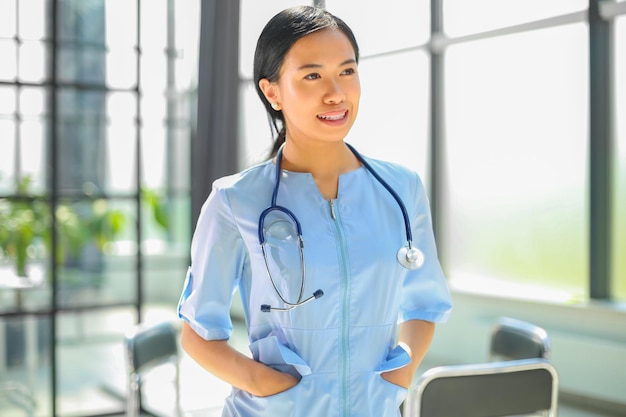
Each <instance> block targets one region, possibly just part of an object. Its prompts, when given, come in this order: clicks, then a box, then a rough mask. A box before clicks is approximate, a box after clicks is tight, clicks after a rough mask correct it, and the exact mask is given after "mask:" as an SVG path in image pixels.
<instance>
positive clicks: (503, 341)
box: [489, 317, 550, 361]
mask: <svg viewBox="0 0 626 417" xmlns="http://www.w3.org/2000/svg"><path fill="white" fill-rule="evenodd" d="M549 357H550V340H549V338H548V334H547V333H546V331H545V330H544V329H543V328H541V327H539V326H537V325H535V324H533V323H529V322H527V321H523V320H518V319H514V318H510V317H501V318H499V319H498V321H497V322H496V323H495V325H494V326H493V328H492V332H491V340H490V347H489V360H490V361H502V360H516V359H530V358H544V359H548V358H549Z"/></svg>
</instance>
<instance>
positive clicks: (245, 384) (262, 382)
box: [181, 321, 298, 397]
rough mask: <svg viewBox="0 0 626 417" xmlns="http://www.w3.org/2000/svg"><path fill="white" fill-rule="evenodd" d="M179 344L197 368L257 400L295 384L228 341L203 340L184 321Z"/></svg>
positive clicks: (288, 377) (292, 379) (287, 375)
mask: <svg viewBox="0 0 626 417" xmlns="http://www.w3.org/2000/svg"><path fill="white" fill-rule="evenodd" d="M181 344H182V347H183V349H184V350H185V352H187V354H189V356H190V357H191V358H193V359H194V360H195V361H196V362H197V363H198V364H199V365H200V366H202V367H203V368H204V369H206V370H207V371H209V372H210V373H212V374H213V375H215V376H216V377H218V378H220V379H222V380H223V381H225V382H227V383H229V384H231V385H232V386H234V387H237V388H239V389H242V390H244V391H247V392H249V393H250V394H252V395H255V396H257V397H265V396H268V395H274V394H278V393H279V392H282V391H285V390H287V389H289V388H291V387H293V386H294V385H296V384H297V383H298V381H297V380H296V379H295V378H294V377H293V376H291V375H289V374H287V373H283V372H280V371H277V370H275V369H272V368H270V367H269V366H267V365H264V364H262V363H260V362H257V361H255V360H253V359H251V358H249V357H248V356H246V355H244V354H243V353H241V352H239V351H238V350H236V349H234V348H233V347H232V346H231V345H229V344H228V341H227V340H205V339H203V338H202V337H200V336H199V335H198V334H197V333H196V332H195V331H194V330H193V329H192V328H191V326H189V324H188V323H187V322H186V321H184V322H183V328H182V332H181Z"/></svg>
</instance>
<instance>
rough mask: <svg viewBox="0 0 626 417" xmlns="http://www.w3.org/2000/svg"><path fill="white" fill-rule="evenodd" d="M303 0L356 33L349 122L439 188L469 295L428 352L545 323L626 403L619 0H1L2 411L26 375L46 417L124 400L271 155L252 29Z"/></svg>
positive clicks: (579, 395)
mask: <svg viewBox="0 0 626 417" xmlns="http://www.w3.org/2000/svg"><path fill="white" fill-rule="evenodd" d="M298 4H317V5H322V6H325V7H326V8H327V9H328V10H330V11H331V12H332V13H334V14H336V15H338V16H339V17H341V18H342V19H344V20H345V21H346V22H347V23H348V24H349V25H350V26H351V27H352V29H353V30H354V32H355V34H356V37H357V39H358V41H359V43H360V47H361V56H362V58H361V62H360V65H359V67H360V77H361V84H362V101H361V107H360V115H359V118H358V120H357V122H356V124H355V126H354V128H353V129H352V131H351V133H350V136H349V137H348V138H347V141H348V142H350V143H352V144H354V145H355V146H356V147H357V148H358V149H359V150H360V151H361V152H362V153H364V154H366V155H368V156H371V157H375V158H381V159H386V160H390V161H395V162H398V163H401V164H404V165H406V166H408V167H410V168H412V169H414V170H416V171H417V172H418V173H419V174H420V175H421V176H422V179H423V180H424V182H425V184H426V185H427V189H428V193H429V196H430V202H431V206H432V209H433V221H434V227H435V233H436V238H437V243H438V249H439V255H440V258H441V262H442V265H443V267H444V270H445V272H446V275H447V277H448V279H449V284H450V287H451V289H452V292H453V297H454V301H455V310H454V312H453V314H452V316H451V318H450V320H449V322H448V323H447V324H444V325H441V326H439V327H438V330H437V333H436V336H435V340H434V342H433V345H432V348H431V350H430V352H429V353H428V356H427V357H426V360H425V362H424V363H423V364H422V366H421V367H420V369H421V370H422V371H423V370H426V369H428V368H429V367H431V366H435V365H439V364H457V363H472V362H480V361H483V360H485V359H486V356H487V344H488V339H489V331H490V328H491V325H492V324H493V322H494V320H495V319H496V318H497V317H499V316H503V315H506V316H512V317H516V318H519V319H524V320H528V321H532V322H534V323H536V324H539V325H541V326H542V327H543V328H544V329H546V330H547V332H548V334H549V335H550V338H551V342H552V348H553V352H552V362H553V363H554V364H555V365H556V367H557V369H558V371H559V375H560V398H561V401H563V402H565V403H569V404H572V405H573V406H575V407H578V408H584V409H590V410H595V412H597V413H598V414H601V413H606V414H607V415H609V414H611V415H626V214H625V213H626V1H611V0H588V1H584V0H472V1H468V0H388V1H385V2H379V1H373V0H359V1H357V0H326V1H309V2H303V1H288V0H272V1H269V0H263V1H259V0H228V1H226V0H222V1H220V0H213V1H209V0H204V1H201V0H149V1H147V0H145V1H140V0H0V414H1V415H2V416H3V417H5V416H7V417H9V416H21V415H27V414H25V413H24V411H23V410H24V407H23V406H22V405H20V404H16V401H15V400H14V399H13V400H12V399H11V398H10V395H11V394H10V392H14V391H15V389H13V388H12V387H15V386H16V384H19V386H23V387H26V388H27V391H29V394H30V395H32V397H33V398H34V399H35V404H36V406H35V407H34V414H32V415H35V416H38V417H39V416H42V417H43V416H96V415H119V414H121V413H123V412H124V392H125V384H126V378H127V370H126V369H125V362H124V350H123V338H124V334H125V333H126V332H127V331H128V330H129V329H131V328H133V326H134V325H135V324H137V323H153V322H159V321H172V322H176V304H177V301H178V298H179V296H180V291H181V288H182V284H183V280H184V278H185V272H186V269H187V266H188V265H189V244H190V239H191V234H192V231H193V228H194V226H195V221H196V218H197V214H198V212H199V208H200V206H201V204H202V202H203V201H204V199H205V198H206V197H207V195H208V192H209V191H210V187H211V182H212V181H213V180H214V179H216V178H217V177H219V176H222V175H225V174H230V173H233V172H236V171H238V170H240V169H242V168H245V167H248V166H250V165H252V164H254V163H257V162H260V161H262V160H263V159H264V158H265V157H266V155H267V152H268V150H269V147H270V145H271V142H272V140H273V138H272V133H271V131H270V128H269V124H268V120H267V117H266V115H265V113H264V109H263V107H262V105H261V102H260V100H259V99H258V97H257V96H256V92H255V90H254V85H253V82H252V79H251V78H252V58H253V53H254V47H255V44H256V39H257V37H258V35H259V33H260V31H261V29H262V27H263V26H264V24H265V23H266V22H267V20H269V19H270V18H271V17H272V16H273V15H274V14H276V13H277V12H278V11H280V10H282V9H283V8H285V7H289V6H293V5H298ZM233 316H234V317H235V319H237V320H239V321H238V322H237V323H238V324H237V326H238V328H236V337H237V338H238V339H237V340H239V341H240V346H242V349H246V342H245V335H244V334H243V333H242V332H245V326H244V325H243V323H242V321H241V320H243V316H242V310H241V308H240V306H238V305H235V306H233ZM185 369H188V371H185ZM182 378H183V384H185V383H187V384H188V385H189V386H190V389H189V390H187V391H186V394H185V392H184V395H185V396H184V398H183V400H185V399H186V401H187V402H184V406H185V408H186V409H187V410H193V409H198V410H200V409H202V408H203V407H209V406H210V405H211V404H210V402H211V401H213V402H217V403H218V404H219V403H220V402H221V398H223V395H225V393H227V390H226V391H225V390H224V389H223V387H218V388H215V390H213V389H209V388H206V386H204V385H203V382H205V381H208V379H206V378H207V376H206V375H204V374H202V373H199V372H198V370H197V369H195V367H194V366H193V364H189V366H188V367H187V368H184V369H183V375H182ZM185 381H187V382H185ZM199 381H200V382H199ZM207 383H208V382H207ZM192 386H193V387H195V388H191V387H192ZM3 387H4V388H3ZM3 390H4V394H3ZM196 394H198V395H196ZM18 402H19V401H18Z"/></svg>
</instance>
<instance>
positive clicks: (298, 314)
mask: <svg viewBox="0 0 626 417" xmlns="http://www.w3.org/2000/svg"><path fill="white" fill-rule="evenodd" d="M358 59H359V52H358V46H357V42H356V40H355V38H354V35H353V33H352V31H351V30H350V28H349V27H348V26H347V25H346V24H345V23H344V22H343V21H342V20H341V19H339V18H337V17H335V16H333V15H332V14H330V13H328V12H327V11H325V10H323V9H320V8H315V7H296V8H290V9H287V10H284V11H283V12H281V13H279V14H277V15H276V16H275V17H273V18H272V19H271V20H270V21H269V22H268V24H267V25H266V27H265V28H264V30H263V32H262V33H261V35H260V37H259V40H258V43H257V49H256V52H255V60H254V78H255V82H256V83H257V91H258V93H259V96H260V98H261V100H262V101H263V103H264V105H265V107H266V109H267V111H268V113H269V115H270V117H271V118H272V120H273V122H274V126H275V127H276V129H277V131H279V133H278V138H277V140H276V144H275V146H274V152H273V154H274V153H275V158H273V159H270V160H268V161H266V162H264V163H261V164H259V165H257V166H254V167H252V168H249V169H247V170H245V171H243V172H240V173H238V174H236V175H233V176H229V177H226V178H222V179H220V180H218V181H216V182H215V183H214V186H213V191H212V193H211V195H210V196H209V198H208V199H207V201H206V203H205V205H204V207H203V210H202V213H201V215H200V218H199V220H198V224H197V226H196V232H195V234H194V238H193V242H192V247H191V254H192V265H191V267H190V268H189V272H188V274H187V278H186V282H185V286H184V289H183V293H182V296H181V300H180V303H179V315H180V317H182V318H183V320H184V322H183V330H182V335H181V341H182V345H183V348H184V349H185V350H186V352H188V354H189V355H190V356H191V357H193V358H194V359H195V360H196V361H197V362H198V363H199V364H200V365H201V366H202V367H204V368H205V369H206V370H208V371H209V372H211V373H213V374H215V375H216V376H218V377H219V378H221V379H223V380H224V381H226V382H228V383H229V384H231V385H232V386H233V391H232V394H231V395H230V396H229V397H228V398H227V399H226V404H225V407H224V411H223V415H224V416H357V415H358V416H372V417H382V416H398V415H399V407H400V405H401V403H402V401H403V400H404V398H405V397H406V393H407V387H409V385H410V384H411V381H412V378H413V374H414V372H415V370H416V368H417V366H418V365H419V363H420V362H421V360H422V358H423V357H424V355H425V354H426V351H427V349H428V346H429V345H430V342H431V339H432V336H433V332H434V323H435V322H441V321H444V320H445V319H446V318H447V315H448V313H449V311H450V309H451V301H450V296H449V293H448V289H447V286H446V282H445V279H444V277H443V274H442V271H441V267H440V265H439V262H438V260H437V253H436V248H435V242H434V238H433V234H432V226H431V221H430V212H429V206H428V200H427V197H426V195H425V192H424V187H423V185H422V183H421V181H420V179H419V177H418V176H417V174H415V173H414V172H411V171H409V170H408V169H406V168H403V167H400V166H398V165H395V164H391V163H386V162H382V161H377V160H373V159H369V158H364V157H362V156H360V155H359V154H358V153H357V152H356V151H355V150H354V149H353V148H351V147H350V146H349V145H348V144H346V143H345V142H344V138H345V137H346V135H347V134H348V132H349V130H350V128H351V127H352V125H353V123H354V121H355V118H356V116H357V112H358V107H359V98H360V84H359V77H358V66H357V64H358ZM404 204H406V207H405V206H404ZM403 211H404V212H405V214H406V217H407V219H406V221H405V220H404V219H403ZM298 222H299V225H298ZM299 228H300V229H301V235H302V239H303V241H304V243H302V242H301V241H300V236H299V232H298V229H299ZM407 229H408V230H407ZM411 234H412V236H411ZM411 239H413V240H414V242H411V243H412V244H411V245H410V247H406V244H407V241H410V240H411ZM260 243H262V244H260ZM403 246H405V247H404V248H403V249H402V250H401V251H399V252H398V248H400V247H403ZM397 252H398V253H397ZM236 288H238V289H239V292H240V296H241V298H242V302H243V306H244V312H245V316H246V323H247V328H248V334H249V339H250V350H251V352H252V357H248V356H246V355H244V354H243V353H240V352H238V351H237V350H235V349H234V348H233V347H231V346H230V345H229V343H228V339H229V337H230V334H231V331H232V323H231V320H230V315H229V311H230V305H231V301H232V295H233V292H234V290H235V289H236Z"/></svg>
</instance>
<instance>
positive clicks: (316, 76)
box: [304, 72, 321, 80]
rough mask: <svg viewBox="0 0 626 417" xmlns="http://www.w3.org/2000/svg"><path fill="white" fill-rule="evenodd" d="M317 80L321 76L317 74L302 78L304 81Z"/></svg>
mask: <svg viewBox="0 0 626 417" xmlns="http://www.w3.org/2000/svg"><path fill="white" fill-rule="evenodd" d="M318 78H321V76H320V75H319V74H318V73H317V72H314V73H311V74H307V75H305V76H304V79H305V80H317V79H318Z"/></svg>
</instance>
